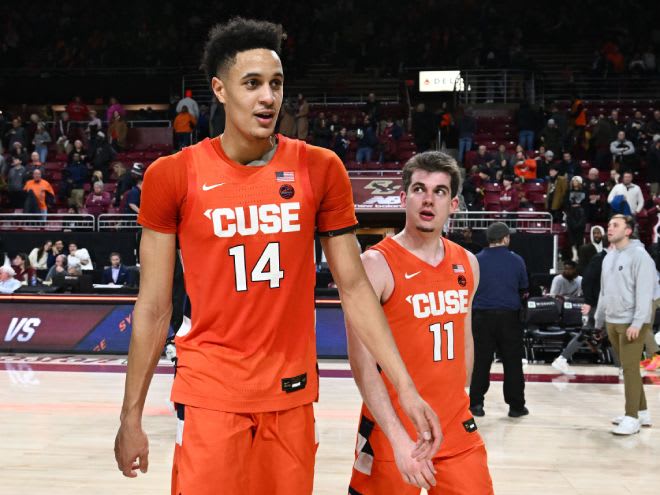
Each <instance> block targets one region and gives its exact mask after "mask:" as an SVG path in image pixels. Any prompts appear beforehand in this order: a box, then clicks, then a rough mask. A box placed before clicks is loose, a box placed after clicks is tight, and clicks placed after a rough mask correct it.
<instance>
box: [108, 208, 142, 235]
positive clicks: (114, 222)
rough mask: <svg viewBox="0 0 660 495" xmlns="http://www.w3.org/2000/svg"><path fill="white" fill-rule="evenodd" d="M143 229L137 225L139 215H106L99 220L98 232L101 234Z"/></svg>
mask: <svg viewBox="0 0 660 495" xmlns="http://www.w3.org/2000/svg"><path fill="white" fill-rule="evenodd" d="M141 228H142V227H141V226H140V224H138V223H137V215H134V214H132V213H105V214H103V215H99V217H98V219H97V230H98V231H99V232H109V231H126V230H140V229H141Z"/></svg>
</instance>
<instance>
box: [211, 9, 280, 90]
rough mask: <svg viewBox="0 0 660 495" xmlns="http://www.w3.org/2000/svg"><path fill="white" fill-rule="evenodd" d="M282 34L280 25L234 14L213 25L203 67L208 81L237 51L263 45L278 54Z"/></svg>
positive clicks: (230, 63)
mask: <svg viewBox="0 0 660 495" xmlns="http://www.w3.org/2000/svg"><path fill="white" fill-rule="evenodd" d="M282 34H283V30H282V26H281V25H280V24H274V23H272V22H268V21H258V20H255V19H245V18H243V17H233V18H231V19H230V20H229V21H227V22H226V23H222V24H216V25H215V26H214V27H212V28H211V30H210V31H209V38H208V41H207V42H206V46H205V47H204V54H203V55H202V70H203V71H204V72H205V73H206V75H207V77H208V79H209V82H210V81H211V79H213V78H214V77H216V76H217V74H218V73H220V72H223V71H225V70H226V69H228V68H229V67H230V66H231V65H232V64H233V63H234V62H235V61H236V54H237V53H239V52H244V51H246V50H254V49H256V48H265V49H266V50H273V51H274V52H276V53H277V54H279V53H280V47H281V45H282Z"/></svg>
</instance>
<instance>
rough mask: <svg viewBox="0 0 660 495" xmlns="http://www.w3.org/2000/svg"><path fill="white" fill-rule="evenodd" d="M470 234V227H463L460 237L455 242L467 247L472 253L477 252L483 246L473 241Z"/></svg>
mask: <svg viewBox="0 0 660 495" xmlns="http://www.w3.org/2000/svg"><path fill="white" fill-rule="evenodd" d="M472 234H473V232H472V227H465V228H464V229H463V230H462V231H461V239H460V240H458V241H457V242H458V244H459V245H460V246H461V247H462V248H464V249H467V250H468V251H470V252H471V253H472V254H477V253H479V252H480V251H481V250H482V249H483V248H482V247H481V246H480V245H479V244H477V243H476V242H474V240H473V238H472Z"/></svg>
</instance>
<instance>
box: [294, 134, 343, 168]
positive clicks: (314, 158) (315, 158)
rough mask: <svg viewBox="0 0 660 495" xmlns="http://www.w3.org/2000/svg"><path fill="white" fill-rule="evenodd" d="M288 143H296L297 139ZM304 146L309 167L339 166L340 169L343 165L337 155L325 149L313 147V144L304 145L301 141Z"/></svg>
mask: <svg viewBox="0 0 660 495" xmlns="http://www.w3.org/2000/svg"><path fill="white" fill-rule="evenodd" d="M289 141H298V140H297V139H289ZM302 142H303V144H304V145H305V152H306V154H307V157H308V162H309V166H314V167H318V166H329V165H330V166H331V165H341V166H342V168H343V166H344V164H343V163H342V161H341V159H340V158H339V157H338V156H337V154H336V153H335V152H334V151H332V150H329V149H327V148H321V147H320V146H314V145H313V144H309V143H306V142H304V141H302Z"/></svg>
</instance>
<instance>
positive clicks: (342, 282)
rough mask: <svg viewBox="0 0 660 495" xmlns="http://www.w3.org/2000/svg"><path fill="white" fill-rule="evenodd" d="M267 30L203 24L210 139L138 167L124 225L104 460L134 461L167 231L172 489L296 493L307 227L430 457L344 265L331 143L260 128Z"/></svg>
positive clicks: (385, 343)
mask: <svg viewBox="0 0 660 495" xmlns="http://www.w3.org/2000/svg"><path fill="white" fill-rule="evenodd" d="M281 39H282V29H281V27H280V26H276V25H274V24H271V23H268V22H259V21H253V20H245V19H241V18H236V19H232V20H230V21H229V22H228V23H226V24H224V25H219V26H216V27H215V28H213V29H212V30H211V33H210V36H209V41H208V43H207V45H206V50H205V54H204V65H205V67H206V71H207V75H208V77H209V80H210V82H211V86H212V89H213V93H214V95H215V97H216V98H217V99H218V100H219V101H220V102H221V103H222V104H223V105H224V108H225V111H226V119H227V120H226V127H225V132H224V134H222V135H221V136H220V137H219V138H215V139H213V140H210V139H206V140H204V141H202V142H200V143H198V144H196V145H194V146H189V147H187V148H184V149H183V150H182V151H181V152H180V153H177V154H175V155H172V156H169V157H166V158H161V159H160V160H158V161H157V162H156V163H154V164H153V165H152V166H151V167H150V168H149V170H148V172H147V173H146V176H145V180H144V189H143V192H142V208H141V210H140V215H139V219H138V220H139V222H140V224H141V225H142V226H143V227H144V229H143V230H144V233H143V236H142V242H141V246H140V250H141V256H140V260H141V261H142V263H141V281H142V283H141V287H140V294H139V296H138V301H137V303H136V305H135V312H134V324H133V334H132V336H131V345H130V350H129V357H128V371H127V375H126V385H125V392H124V403H123V407H122V413H121V425H120V428H119V431H118V433H117V438H116V441H115V457H116V460H117V464H118V467H119V469H120V470H121V471H122V472H123V474H124V475H125V476H128V477H135V476H137V470H138V469H139V470H140V471H142V472H146V471H147V468H148V452H149V446H148V440H147V436H146V434H145V433H144V431H143V429H142V411H143V408H144V402H145V397H146V394H147V390H148V388H149V383H150V381H151V378H152V376H153V371H154V368H155V366H156V364H157V362H158V359H159V357H160V354H161V351H162V349H163V344H164V342H165V338H166V335H167V330H168V328H167V327H168V323H169V321H170V314H171V311H172V307H171V294H172V269H173V266H174V252H175V240H176V238H177V237H178V240H179V245H180V248H181V255H182V264H183V268H184V277H185V285H186V290H187V292H188V295H189V297H190V301H191V305H192V315H191V320H192V327H191V328H190V330H189V331H188V332H187V333H185V332H184V333H183V334H182V333H179V334H178V335H177V337H176V347H177V374H176V377H175V379H174V385H173V388H172V401H173V402H174V403H176V404H177V416H178V427H177V437H176V445H175V454H174V467H173V470H172V493H173V494H184V495H190V494H194V495H205V494H217V493H219V491H220V490H222V493H231V494H239V493H245V494H257V493H259V494H262V493H268V494H287V495H291V494H293V495H296V494H306V495H309V494H310V493H311V492H312V484H313V473H314V456H315V452H316V448H317V445H316V441H315V428H314V415H313V409H312V402H314V401H315V400H316V399H317V396H318V380H319V378H318V370H317V365H316V347H315V332H314V285H315V268H314V253H313V249H314V232H315V231H317V232H318V233H319V234H320V235H321V236H322V237H323V240H322V245H323V249H324V251H325V253H326V255H327V259H328V263H329V265H330V268H331V270H332V273H333V276H334V280H335V281H336V283H337V286H338V287H339V290H340V293H341V296H342V303H343V308H344V312H345V314H346V317H347V318H348V320H349V321H350V322H351V325H352V327H353V328H354V331H355V332H356V333H357V334H358V335H359V337H360V338H361V339H362V341H364V342H365V343H366V345H367V347H368V348H369V350H370V352H371V353H373V355H374V356H376V357H377V359H378V362H379V363H380V364H381V366H382V368H383V369H384V370H385V371H386V372H387V374H388V376H391V377H392V381H393V383H394V384H395V388H396V389H397V392H398V393H399V397H400V398H401V402H402V406H403V409H404V410H405V411H406V414H407V415H408V416H409V417H410V419H411V420H412V422H413V423H414V424H415V427H416V429H417V431H418V432H419V439H418V448H417V449H416V450H415V452H414V455H416V456H417V457H427V458H431V457H432V455H433V453H434V452H435V451H437V449H438V448H439V446H440V441H441V435H442V433H441V430H440V426H439V423H438V419H437V416H436V415H435V413H434V412H433V410H432V409H431V408H430V407H429V406H428V404H427V403H426V402H424V401H423V400H422V399H421V397H420V396H419V394H418V392H417V390H416V388H415V385H414V383H413V382H412V380H411V378H410V376H409V375H408V373H407V371H406V368H405V365H404V364H403V361H402V360H401V357H400V355H399V354H398V352H397V350H396V345H395V344H394V339H393V338H392V334H391V333H390V331H389V329H388V326H387V321H386V320H385V318H384V315H383V313H382V310H381V308H380V305H379V304H378V300H377V299H376V298H375V297H374V293H373V290H372V288H371V286H370V284H369V280H368V279H367V277H366V274H365V273H364V270H363V268H362V265H361V263H360V258H359V250H358V248H357V241H356V238H355V234H354V228H355V226H356V223H357V222H356V218H355V213H354V205H353V197H352V192H351V188H350V182H349V179H348V175H347V174H346V171H345V169H344V166H343V164H342V162H341V161H340V160H339V159H338V158H337V156H336V155H334V154H333V153H332V152H330V151H327V150H324V149H322V148H316V147H313V146H308V145H306V144H305V143H304V142H302V141H296V140H290V139H287V138H285V137H282V136H279V135H274V128H275V123H276V119H277V116H278V114H279V112H280V106H281V104H282V94H283V83H284V75H283V71H282V64H281V62H280V58H279V56H278V54H277V53H278V51H279V48H280V41H281Z"/></svg>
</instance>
